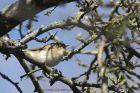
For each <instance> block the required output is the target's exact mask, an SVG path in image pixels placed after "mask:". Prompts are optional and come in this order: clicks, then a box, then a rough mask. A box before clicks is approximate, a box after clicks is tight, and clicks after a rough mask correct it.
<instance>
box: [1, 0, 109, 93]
mask: <svg viewBox="0 0 140 93" xmlns="http://www.w3.org/2000/svg"><path fill="white" fill-rule="evenodd" d="M15 1H16V0H0V2H1V3H0V10H2V9H3V8H4V7H6V6H8V5H10V4H11V3H13V2H15ZM106 1H108V0H106ZM45 11H47V10H45ZM45 11H43V12H41V13H40V14H38V15H37V16H38V20H39V22H36V23H34V29H36V28H38V27H40V26H41V25H48V24H49V23H52V22H54V21H58V20H62V19H66V18H68V17H69V16H71V15H74V14H75V13H76V12H77V11H78V9H77V8H76V7H75V3H70V4H67V5H65V6H60V7H57V8H56V10H55V11H54V12H53V13H52V14H51V15H50V16H44V15H43V14H44V13H45ZM109 11H110V10H108V11H107V10H106V11H102V10H100V12H101V13H103V14H106V13H107V12H109ZM26 31H27V29H26V28H23V32H26ZM56 31H58V34H57V37H58V38H59V39H60V40H61V41H63V42H64V43H66V44H68V45H70V46H77V45H78V44H79V42H78V41H76V40H75V39H74V38H75V35H76V34H77V33H79V32H81V33H83V35H84V37H87V33H86V32H85V31H83V30H82V29H80V28H74V29H72V31H67V30H64V31H63V30H61V29H55V30H52V31H51V33H55V32H56ZM46 35H47V33H44V34H43V35H41V36H39V37H44V36H46ZM17 36H18V31H17V30H15V29H14V30H13V31H12V32H10V37H11V38H13V39H18V38H19V37H17ZM41 45H44V44H42V43H36V42H35V41H31V42H29V43H28V47H29V48H32V47H37V46H41ZM92 47H93V46H90V47H87V49H91V48H92ZM70 48H71V47H70ZM92 49H93V48H92ZM76 56H77V57H80V59H81V61H82V62H84V63H89V62H90V61H91V60H92V57H93V56H87V55H76ZM74 59H75V58H72V59H70V60H68V61H64V62H62V63H60V64H59V65H58V66H56V67H55V68H57V69H58V70H60V71H62V73H63V75H64V76H66V77H72V76H77V75H79V74H80V73H82V72H83V71H85V69H83V68H81V67H79V66H78V65H77V62H75V60H74ZM0 72H2V73H4V74H6V75H8V76H9V77H10V78H11V79H12V80H13V81H15V82H19V86H20V87H21V89H22V90H23V93H33V91H34V87H33V86H32V83H31V81H30V79H23V80H22V81H21V80H20V76H21V75H23V74H25V73H24V70H23V69H22V68H21V66H20V64H19V63H18V61H17V60H16V58H15V57H14V56H12V57H11V58H9V59H8V61H5V60H4V58H3V57H2V55H1V54H0ZM39 73H40V72H38V73H37V75H38V74H39ZM91 80H93V81H94V82H95V81H96V77H95V76H93V77H92V79H91ZM40 83H41V85H42V87H43V88H44V89H55V88H57V89H61V88H63V89H69V88H68V87H67V86H65V85H64V84H62V83H60V82H57V83H56V84H54V85H53V86H52V87H49V82H48V80H45V81H41V82H40ZM0 92H1V93H9V92H10V93H18V91H17V90H16V88H15V87H14V86H13V85H12V84H10V83H9V82H8V81H6V80H4V79H2V78H1V77H0ZM47 93H49V92H47ZM51 93H52V92H51ZM57 93H58V92H57ZM66 93H67V92H66Z"/></svg>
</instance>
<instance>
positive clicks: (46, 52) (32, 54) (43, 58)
mask: <svg viewBox="0 0 140 93" xmlns="http://www.w3.org/2000/svg"><path fill="white" fill-rule="evenodd" d="M65 47H66V46H65V45H63V44H59V43H52V44H49V45H45V46H43V47H39V48H36V49H26V50H23V52H24V54H25V56H26V57H27V58H29V59H31V60H32V61H34V62H36V63H37V64H45V65H46V66H50V67H52V66H56V65H57V64H58V63H59V62H60V61H61V60H62V58H63V56H64V54H65Z"/></svg>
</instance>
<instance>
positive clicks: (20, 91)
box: [0, 72, 23, 93]
mask: <svg viewBox="0 0 140 93" xmlns="http://www.w3.org/2000/svg"><path fill="white" fill-rule="evenodd" d="M0 75H1V77H2V78H3V79H5V80H7V81H9V82H10V83H11V84H13V85H14V86H15V87H16V89H17V90H18V91H19V93H23V92H22V90H21V89H20V87H19V86H18V83H15V82H13V81H12V80H11V79H10V78H9V77H8V76H6V75H4V74H3V73H1V72H0Z"/></svg>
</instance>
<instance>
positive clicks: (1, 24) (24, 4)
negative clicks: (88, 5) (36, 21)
mask: <svg viewBox="0 0 140 93" xmlns="http://www.w3.org/2000/svg"><path fill="white" fill-rule="evenodd" d="M72 1H77V0H59V1H58V0H18V1H16V2H15V3H13V4H11V5H10V6H9V7H7V8H5V9H3V10H2V11H1V12H0V29H1V31H0V37H1V36H3V35H5V34H6V33H8V32H9V31H10V30H11V29H13V28H14V27H15V26H17V25H18V24H20V23H21V22H23V21H25V20H27V19H30V18H32V17H33V16H35V15H36V14H37V13H39V12H41V11H43V10H45V9H48V8H50V7H53V6H57V5H60V4H65V3H69V2H72Z"/></svg>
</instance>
